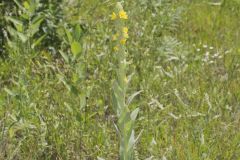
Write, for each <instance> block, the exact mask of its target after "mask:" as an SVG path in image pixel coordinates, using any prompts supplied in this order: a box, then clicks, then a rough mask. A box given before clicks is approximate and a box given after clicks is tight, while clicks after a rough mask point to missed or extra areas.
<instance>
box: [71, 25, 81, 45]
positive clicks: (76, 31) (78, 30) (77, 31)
mask: <svg viewBox="0 0 240 160" xmlns="http://www.w3.org/2000/svg"><path fill="white" fill-rule="evenodd" d="M81 35H82V29H81V27H80V25H77V26H76V27H75V29H74V35H73V36H74V39H75V40H76V41H79V40H80V38H81Z"/></svg>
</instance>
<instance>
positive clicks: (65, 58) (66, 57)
mask: <svg viewBox="0 0 240 160" xmlns="http://www.w3.org/2000/svg"><path fill="white" fill-rule="evenodd" d="M59 53H60V54H61V56H62V57H63V59H64V60H65V61H66V62H67V63H69V57H68V55H67V54H65V53H64V52H63V51H61V50H59Z"/></svg>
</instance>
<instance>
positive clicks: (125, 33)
mask: <svg viewBox="0 0 240 160" xmlns="http://www.w3.org/2000/svg"><path fill="white" fill-rule="evenodd" d="M123 37H124V38H126V39H127V38H129V36H128V28H127V27H123Z"/></svg>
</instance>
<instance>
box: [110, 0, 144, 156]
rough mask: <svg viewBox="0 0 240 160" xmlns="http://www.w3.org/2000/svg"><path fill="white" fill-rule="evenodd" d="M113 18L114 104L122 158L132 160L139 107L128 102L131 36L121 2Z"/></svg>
mask: <svg viewBox="0 0 240 160" xmlns="http://www.w3.org/2000/svg"><path fill="white" fill-rule="evenodd" d="M111 20H112V21H114V24H115V33H114V35H113V36H112V40H113V43H114V47H113V51H114V56H116V58H117V67H116V73H117V78H116V80H115V82H114V85H113V105H114V110H115V112H116V114H117V118H118V125H117V126H116V128H117V131H118V133H119V137H120V151H119V154H120V160H132V159H133V156H134V144H135V142H136V139H135V137H134V129H133V127H134V122H135V120H136V117H137V114H138V111H139V109H138V108H137V109H135V110H134V111H132V112H131V111H130V110H129V108H128V105H129V104H128V103H126V91H127V86H128V79H127V76H126V67H127V60H126V57H127V51H126V43H127V39H128V38H129V35H128V28H127V27H126V25H125V24H126V21H127V20H128V15H127V13H126V12H125V11H124V9H123V7H122V5H121V3H120V2H118V3H117V5H116V9H115V11H114V12H113V13H112V15H111Z"/></svg>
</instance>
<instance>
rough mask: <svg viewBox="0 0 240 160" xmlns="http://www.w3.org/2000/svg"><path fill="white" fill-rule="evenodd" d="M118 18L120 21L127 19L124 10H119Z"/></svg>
mask: <svg viewBox="0 0 240 160" xmlns="http://www.w3.org/2000/svg"><path fill="white" fill-rule="evenodd" d="M119 17H120V18H121V19H128V15H127V13H126V12H125V11H124V10H121V11H120V12H119Z"/></svg>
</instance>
